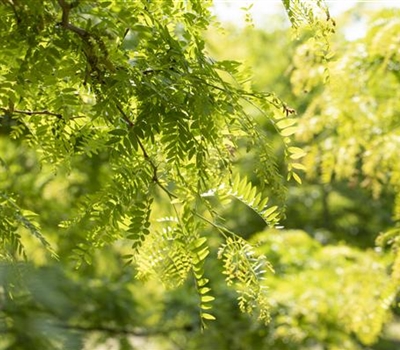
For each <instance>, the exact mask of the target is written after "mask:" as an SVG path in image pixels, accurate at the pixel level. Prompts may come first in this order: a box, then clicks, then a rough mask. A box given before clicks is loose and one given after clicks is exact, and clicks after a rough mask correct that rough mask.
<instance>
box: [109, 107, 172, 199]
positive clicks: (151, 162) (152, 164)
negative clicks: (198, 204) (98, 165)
mask: <svg viewBox="0 0 400 350" xmlns="http://www.w3.org/2000/svg"><path fill="white" fill-rule="evenodd" d="M116 106H117V109H118V111H119V112H120V113H121V115H122V118H123V120H124V121H125V123H127V124H128V126H129V128H130V129H133V127H134V126H135V124H134V123H133V122H132V120H130V118H129V117H128V116H127V114H126V113H125V112H124V110H123V109H122V107H121V105H120V104H119V103H118V102H117V103H116ZM134 137H135V138H136V141H137V143H138V145H139V148H140V149H141V151H142V153H143V157H144V159H145V160H146V161H147V162H149V164H150V166H151V167H152V169H153V181H154V182H155V183H156V184H157V186H158V187H160V188H161V189H162V190H163V191H164V192H165V193H166V194H168V196H169V197H170V198H178V197H177V196H176V195H175V194H174V193H172V192H171V191H170V190H168V189H167V188H166V187H165V186H164V185H163V184H162V183H161V182H160V180H159V178H158V174H157V172H158V167H157V165H155V164H154V162H153V161H152V160H151V158H150V156H149V154H148V153H147V151H146V149H145V148H144V145H143V143H142V141H141V140H140V138H139V137H138V136H137V135H136V134H134Z"/></svg>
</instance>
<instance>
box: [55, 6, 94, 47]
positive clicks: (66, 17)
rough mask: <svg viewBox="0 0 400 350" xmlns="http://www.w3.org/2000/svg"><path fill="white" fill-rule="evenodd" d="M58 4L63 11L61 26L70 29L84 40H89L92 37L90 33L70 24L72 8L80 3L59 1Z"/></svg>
mask: <svg viewBox="0 0 400 350" xmlns="http://www.w3.org/2000/svg"><path fill="white" fill-rule="evenodd" d="M58 4H59V5H60V7H61V10H62V18H61V25H62V26H63V27H64V28H66V29H69V30H70V31H72V32H74V33H76V34H78V35H79V36H80V37H81V38H82V39H85V40H87V39H88V38H89V37H90V34H89V32H87V31H86V30H84V29H82V28H79V27H76V26H74V25H73V24H71V23H69V12H70V11H71V9H72V8H74V7H76V6H77V5H78V1H76V2H74V3H71V4H69V3H67V2H66V1H65V0H58Z"/></svg>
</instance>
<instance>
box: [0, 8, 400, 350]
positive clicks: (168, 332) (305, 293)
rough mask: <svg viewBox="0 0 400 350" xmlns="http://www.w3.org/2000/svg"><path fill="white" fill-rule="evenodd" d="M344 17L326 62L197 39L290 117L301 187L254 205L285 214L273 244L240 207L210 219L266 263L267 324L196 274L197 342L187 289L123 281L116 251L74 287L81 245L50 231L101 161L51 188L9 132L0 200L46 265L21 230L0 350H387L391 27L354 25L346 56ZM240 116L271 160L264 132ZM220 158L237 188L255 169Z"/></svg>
mask: <svg viewBox="0 0 400 350" xmlns="http://www.w3.org/2000/svg"><path fill="white" fill-rule="evenodd" d="M356 12H357V9H353V10H351V12H348V13H344V14H343V15H342V16H341V17H339V18H336V19H335V20H336V23H337V28H338V31H337V33H336V34H335V35H333V36H332V42H331V46H332V47H331V48H330V50H331V52H333V53H334V56H333V57H332V58H330V60H329V62H326V61H323V60H321V59H320V57H319V56H318V55H315V54H314V53H313V52H314V51H313V49H312V47H311V46H312V45H313V43H310V41H309V40H308V39H309V38H308V37H307V35H306V34H304V35H299V36H297V37H296V36H295V38H293V36H294V34H293V32H292V31H291V30H289V29H287V28H285V26H284V25H278V26H276V27H274V28H271V29H270V30H269V31H265V30H260V29H257V28H254V27H252V26H247V27H245V28H242V29H239V28H235V27H231V28H230V27H225V28H224V29H221V28H216V27H215V28H213V29H211V30H210V31H209V32H208V33H207V43H208V51H209V53H210V56H211V57H215V58H216V59H229V60H237V61H239V62H243V65H244V68H243V69H244V73H246V74H247V73H249V72H252V73H251V74H252V75H253V77H252V78H251V79H249V84H254V87H255V88H257V89H258V90H263V91H274V92H275V93H276V94H277V95H278V96H280V97H281V98H282V99H283V100H285V101H286V102H287V104H288V106H290V107H291V108H293V109H295V110H296V111H297V116H296V118H298V119H299V121H300V130H299V132H298V135H297V136H296V137H297V142H298V144H297V146H298V147H301V148H303V149H304V150H305V151H306V152H307V156H306V158H305V159H304V161H303V165H304V166H305V168H306V170H305V172H304V176H303V178H302V182H303V183H302V184H301V185H299V184H297V183H295V182H292V183H291V184H290V185H289V186H288V188H287V190H286V192H285V193H283V192H282V191H281V189H276V188H275V189H274V188H270V189H267V190H266V193H265V194H266V195H269V196H271V198H272V200H274V201H276V203H278V204H284V205H285V214H284V215H285V218H284V220H282V222H281V224H282V226H283V228H282V229H279V230H271V229H266V227H265V224H264V222H263V221H262V220H260V219H259V218H258V217H257V215H255V214H254V213H253V212H252V211H250V210H248V209H247V208H245V207H244V206H243V204H241V203H240V202H237V203H234V204H233V210H232V208H225V209H226V210H224V208H221V210H223V211H224V217H226V220H227V225H228V227H231V228H232V230H234V231H235V232H241V233H242V234H243V236H244V237H246V238H248V239H249V240H250V241H251V242H252V243H253V244H254V246H255V247H256V250H257V251H258V252H259V253H261V254H265V255H266V257H267V259H268V260H269V261H270V262H271V265H272V267H273V270H274V273H272V272H271V271H266V272H265V286H266V287H267V288H268V293H269V298H270V304H271V322H270V323H269V324H268V325H265V324H263V323H259V322H258V321H257V320H256V319H255V318H251V317H250V316H248V315H244V314H242V313H241V312H240V311H239V309H238V307H237V304H236V298H237V294H236V293H235V291H233V290H231V289H229V288H228V287H227V286H226V284H225V283H224V281H223V280H222V277H221V274H220V273H219V271H221V266H219V263H220V262H218V260H217V259H210V260H209V261H208V262H207V263H208V264H210V265H215V266H210V268H208V269H207V271H208V273H209V274H211V273H213V271H215V275H213V276H209V277H212V278H210V280H211V281H212V285H211V288H212V289H213V291H214V295H215V297H216V300H215V302H214V315H215V316H216V321H214V322H212V323H211V325H210V327H209V328H208V329H206V330H205V331H204V332H200V325H199V320H198V300H197V299H196V294H195V293H193V290H194V288H195V287H194V286H193V285H191V284H189V283H187V284H184V285H182V286H180V287H178V288H176V289H173V290H170V289H168V288H165V287H163V286H162V285H161V284H160V283H159V282H158V281H154V280H152V279H151V278H150V279H148V280H147V281H138V280H137V279H135V274H136V271H135V268H134V267H132V266H129V267H124V260H123V258H122V256H123V255H124V254H125V253H126V252H125V251H124V247H123V245H122V244H115V245H114V246H113V247H112V248H110V247H107V248H103V249H101V250H99V251H98V252H97V253H96V255H95V257H94V258H93V261H92V264H91V265H83V266H82V267H81V268H80V270H79V274H78V273H76V270H74V268H73V267H74V262H72V261H70V260H68V259H65V260H64V259H63V258H62V257H64V256H68V254H67V253H68V252H69V251H70V250H72V249H74V248H75V247H76V245H77V244H78V243H79V242H80V241H81V238H82V237H80V234H81V233H80V232H79V231H74V229H73V228H70V229H69V230H67V231H64V232H63V231H59V230H57V231H56V232H55V231H53V228H54V227H56V226H57V225H58V223H59V222H61V221H63V220H65V219H66V218H68V217H71V216H72V214H73V213H71V211H73V210H74V209H73V205H72V203H73V202H74V201H76V200H77V199H78V198H80V197H81V196H82V195H84V194H85V193H91V192H93V191H94V190H96V189H98V188H101V186H102V185H103V178H104V176H106V175H107V173H108V172H109V171H110V169H109V168H108V165H107V159H105V158H103V157H102V155H101V154H99V155H93V157H91V158H89V157H87V158H85V159H83V161H82V160H79V161H77V162H76V164H73V165H72V166H71V168H72V169H73V170H72V171H71V172H70V173H69V174H68V176H67V177H66V176H64V175H66V174H62V173H54V172H53V170H52V168H51V167H48V168H46V166H44V165H42V164H39V161H38V160H37V159H36V158H35V155H34V154H33V153H32V152H31V151H30V150H29V149H28V148H27V147H26V146H25V145H24V144H22V143H19V142H18V141H11V140H10V139H9V138H8V134H9V131H10V127H11V124H12V120H11V119H10V120H4V121H3V122H2V123H1V128H0V159H1V164H0V182H1V184H2V185H1V186H2V188H3V189H6V190H7V192H10V193H21V192H23V193H24V197H23V198H20V201H19V202H18V205H20V206H21V207H24V208H34V209H35V212H37V213H39V214H40V225H41V228H42V232H43V233H44V234H45V236H46V237H47V238H48V239H49V241H50V243H51V244H52V245H54V246H55V247H56V248H57V249H56V250H57V252H58V255H59V256H60V257H61V259H60V261H59V262H58V263H54V262H53V263H50V261H51V259H50V258H49V256H48V253H46V252H45V250H44V249H43V247H42V246H41V245H40V244H38V243H37V242H36V241H35V240H34V239H32V238H31V236H30V235H28V234H24V231H23V230H22V231H21V233H20V234H21V240H22V241H23V243H24V244H25V246H26V250H27V254H28V255H29V256H30V257H33V258H32V261H33V263H32V264H30V265H26V264H21V265H20V266H10V265H6V264H3V265H0V283H1V285H2V286H3V288H2V291H1V295H0V308H1V319H0V333H1V332H4V330H5V329H10V327H11V329H13V330H14V331H13V333H11V334H10V333H7V335H6V336H4V337H0V348H1V349H27V347H26V346H27V344H29V348H30V349H41V348H46V347H49V348H55V349H56V348H59V346H60V344H63V347H64V349H79V348H86V349H114V348H119V349H131V348H132V347H133V348H137V349H150V350H153V349H154V350H156V349H161V350H164V349H165V350H169V349H171V350H172V349H187V350H190V349H193V350H194V349H218V350H220V349H221V350H224V349H226V350H240V349H243V350H244V349H282V350H284V349H315V350H319V349H321V350H322V349H329V350H331V349H332V350H334V349H338V350H339V349H340V350H344V349H376V350H389V349H396V348H399V347H400V336H399V334H400V321H399V318H400V310H399V307H398V305H399V299H398V288H399V281H398V279H396V276H393V273H392V270H393V269H392V261H393V253H392V251H391V250H390V249H386V247H382V246H377V244H376V238H377V237H378V235H379V234H380V233H383V232H386V231H388V230H389V229H393V228H394V227H396V221H397V220H398V219H399V217H400V216H399V206H400V205H399V203H400V200H399V197H398V196H399V195H398V193H399V188H400V166H399V161H398V150H399V149H400V147H399V146H400V145H399V143H400V133H399V125H400V124H399V123H400V122H399V121H400V118H399V110H400V105H399V104H400V96H399V94H400V89H399V82H400V51H399V47H400V41H399V35H398V33H400V12H399V11H398V10H392V9H390V10H389V9H386V10H382V11H373V12H372V11H371V12H368V11H364V12H363V13H362V15H361V14H360V13H358V15H357V16H363V18H364V20H365V21H367V23H368V24H367V28H368V30H367V32H366V33H365V36H363V37H361V38H359V39H357V40H354V41H348V40H347V39H346V38H345V35H344V34H345V31H346V30H350V29H347V28H351V25H352V24H353V22H354V20H355V18H354V16H355V15H354V13H356ZM293 39H294V40H293ZM248 108H249V113H253V114H254V115H256V116H257V118H258V120H259V122H260V123H261V124H263V126H264V130H265V133H267V135H268V137H269V138H270V139H271V142H272V144H273V145H274V147H272V148H273V149H274V150H275V151H276V159H281V157H280V156H279V152H283V147H282V145H280V142H281V141H280V138H279V137H277V135H276V131H275V129H274V127H273V126H272V125H270V124H268V123H263V115H261V114H258V113H259V112H258V111H257V110H255V109H252V108H251V107H248ZM232 152H233V156H234V157H235V161H236V163H237V164H238V165H239V166H240V167H241V169H242V171H243V173H246V174H247V175H248V176H249V178H253V180H254V181H256V179H255V177H254V176H253V174H254V162H255V156H254V154H252V153H251V152H249V153H247V152H243V151H240V150H233V151H232ZM82 157H84V156H82ZM268 191H269V192H270V193H268ZM0 200H1V201H3V202H5V201H7V198H3V197H0ZM238 212H240V214H241V215H235V214H234V213H238ZM25 214H26V215H27V216H29V215H30V213H28V212H27V213H25ZM60 232H63V233H60ZM60 235H62V236H60ZM204 235H206V236H207V235H209V236H210V239H211V242H213V240H214V250H213V251H211V255H213V256H216V255H217V254H218V252H217V247H218V245H219V244H220V243H221V242H219V239H218V238H217V237H213V236H212V235H211V232H207V231H205V232H204ZM64 253H65V254H64ZM210 271H211V272H210ZM397 278H398V277H397ZM10 291H12V293H10ZM11 295H12V298H13V299H14V301H15V300H18V305H19V307H18V309H15V308H13V306H15V305H16V303H15V302H10V300H9V298H11ZM11 315H12V317H11ZM99 344H101V345H99Z"/></svg>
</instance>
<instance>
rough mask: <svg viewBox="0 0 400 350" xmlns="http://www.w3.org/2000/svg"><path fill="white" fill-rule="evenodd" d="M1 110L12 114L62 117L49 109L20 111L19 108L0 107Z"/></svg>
mask: <svg viewBox="0 0 400 350" xmlns="http://www.w3.org/2000/svg"><path fill="white" fill-rule="evenodd" d="M0 109H1V110H2V111H3V112H5V113H8V114H13V113H18V114H26V115H52V116H54V117H57V118H60V119H61V118H62V117H63V116H62V115H61V114H59V113H53V112H49V111H46V110H45V111H21V110H19V109H14V110H10V109H6V108H0Z"/></svg>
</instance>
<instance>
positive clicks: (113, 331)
mask: <svg viewBox="0 0 400 350" xmlns="http://www.w3.org/2000/svg"><path fill="white" fill-rule="evenodd" d="M56 327H58V328H63V329H68V330H74V331H78V332H102V333H108V334H110V335H133V336H136V337H150V336H157V335H168V334H170V333H171V332H177V331H184V332H190V331H192V330H193V327H192V326H190V325H187V326H184V327H182V328H177V327H176V328H171V329H155V330H148V331H146V330H143V329H125V328H113V327H106V326H82V325H71V324H65V323H58V324H56Z"/></svg>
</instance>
